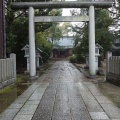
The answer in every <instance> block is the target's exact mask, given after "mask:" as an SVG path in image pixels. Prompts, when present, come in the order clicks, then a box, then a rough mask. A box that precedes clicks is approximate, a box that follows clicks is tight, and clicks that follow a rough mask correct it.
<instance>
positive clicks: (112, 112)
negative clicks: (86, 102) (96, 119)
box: [101, 104, 120, 119]
mask: <svg viewBox="0 0 120 120" xmlns="http://www.w3.org/2000/svg"><path fill="white" fill-rule="evenodd" d="M101 105H102V107H103V109H104V110H105V112H106V113H107V115H109V117H110V118H111V119H120V109H119V108H118V107H117V106H115V105H114V104H101Z"/></svg>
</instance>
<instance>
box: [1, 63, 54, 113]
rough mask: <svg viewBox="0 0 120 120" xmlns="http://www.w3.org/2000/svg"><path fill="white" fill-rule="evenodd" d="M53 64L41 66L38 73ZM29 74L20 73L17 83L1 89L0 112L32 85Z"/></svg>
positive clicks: (43, 71) (42, 72) (41, 72)
mask: <svg viewBox="0 0 120 120" xmlns="http://www.w3.org/2000/svg"><path fill="white" fill-rule="evenodd" d="M51 65H52V63H51V62H50V63H47V64H45V65H44V66H43V67H41V69H40V71H37V75H38V76H41V75H42V74H44V73H45V71H46V70H47V69H48V68H49V67H50V66H51ZM28 78H29V75H25V74H20V75H18V77H17V84H16V85H12V86H9V87H7V88H5V89H3V90H0V113H2V112H3V111H4V110H5V109H6V108H7V107H9V106H10V104H11V103H13V102H14V101H15V99H16V98H17V97H18V96H20V95H21V94H22V93H23V92H24V91H25V90H26V89H27V88H28V87H29V86H30V85H31V81H30V80H28Z"/></svg>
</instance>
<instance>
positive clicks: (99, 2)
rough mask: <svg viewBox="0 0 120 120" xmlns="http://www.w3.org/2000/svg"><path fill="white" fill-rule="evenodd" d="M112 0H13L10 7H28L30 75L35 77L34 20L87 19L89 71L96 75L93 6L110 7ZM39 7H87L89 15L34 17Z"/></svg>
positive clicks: (74, 20) (76, 20) (61, 20)
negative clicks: (26, 0)
mask: <svg viewBox="0 0 120 120" xmlns="http://www.w3.org/2000/svg"><path fill="white" fill-rule="evenodd" d="M112 4H113V0H82V1H72V2H13V3H11V8H12V9H29V46H30V49H29V51H30V77H31V78H35V77H36V64H35V30H34V23H35V22H68V21H70V22H80V21H89V72H90V75H92V76H94V75H96V70H95V13H94V12H95V10H94V9H95V7H97V8H109V7H112ZM40 8H42V9H43V8H89V16H68V17H62V16H60V17H58V16H56V17H55V16H54V17H53V16H43V17H35V16H34V9H40Z"/></svg>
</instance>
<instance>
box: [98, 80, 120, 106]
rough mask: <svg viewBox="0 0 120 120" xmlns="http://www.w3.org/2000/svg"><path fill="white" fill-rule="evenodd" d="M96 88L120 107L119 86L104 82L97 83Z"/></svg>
mask: <svg viewBox="0 0 120 120" xmlns="http://www.w3.org/2000/svg"><path fill="white" fill-rule="evenodd" d="M98 88H99V89H100V91H101V92H102V93H103V95H105V96H107V97H108V98H109V99H110V100H111V101H112V102H113V103H115V104H116V105H117V106H118V107H119V108H120V86H116V85H113V84H111V83H108V82H106V83H100V84H98Z"/></svg>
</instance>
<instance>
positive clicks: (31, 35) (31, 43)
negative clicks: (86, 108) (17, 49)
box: [29, 7, 36, 79]
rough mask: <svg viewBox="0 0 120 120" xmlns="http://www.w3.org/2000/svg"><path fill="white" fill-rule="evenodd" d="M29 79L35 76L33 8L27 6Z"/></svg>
mask: <svg viewBox="0 0 120 120" xmlns="http://www.w3.org/2000/svg"><path fill="white" fill-rule="evenodd" d="M29 53H30V59H29V60H30V79H35V78H36V63H35V28H34V8H33V7H29Z"/></svg>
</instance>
